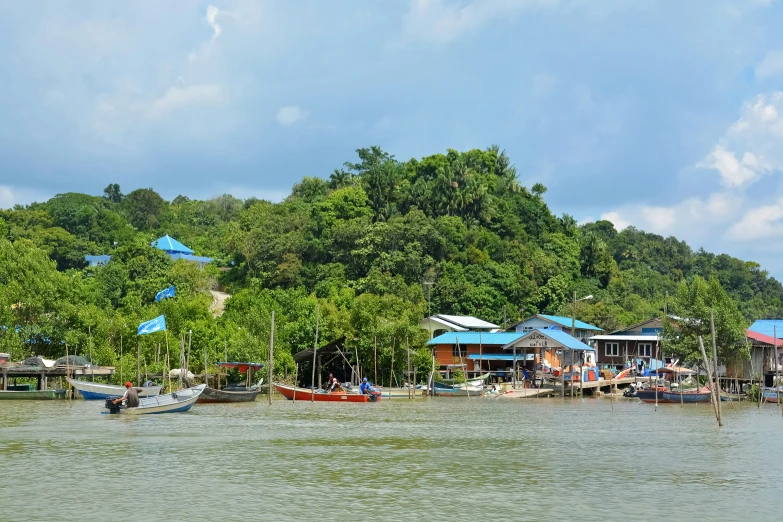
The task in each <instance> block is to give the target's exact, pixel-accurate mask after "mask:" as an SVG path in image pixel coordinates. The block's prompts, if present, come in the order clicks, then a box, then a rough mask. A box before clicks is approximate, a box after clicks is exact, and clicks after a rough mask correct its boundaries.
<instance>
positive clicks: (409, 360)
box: [405, 334, 467, 399]
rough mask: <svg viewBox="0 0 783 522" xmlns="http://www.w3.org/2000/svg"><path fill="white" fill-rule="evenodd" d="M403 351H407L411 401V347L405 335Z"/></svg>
mask: <svg viewBox="0 0 783 522" xmlns="http://www.w3.org/2000/svg"><path fill="white" fill-rule="evenodd" d="M405 349H406V350H407V351H408V399H411V398H412V397H411V391H412V390H413V385H412V384H411V347H410V345H409V344H408V335H407V334H406V335H405ZM466 386H467V384H466Z"/></svg>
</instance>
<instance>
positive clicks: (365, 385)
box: [359, 377, 372, 395]
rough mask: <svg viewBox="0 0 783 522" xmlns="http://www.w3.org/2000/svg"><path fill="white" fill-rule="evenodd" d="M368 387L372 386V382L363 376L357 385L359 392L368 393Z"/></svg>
mask: <svg viewBox="0 0 783 522" xmlns="http://www.w3.org/2000/svg"><path fill="white" fill-rule="evenodd" d="M370 388H372V384H370V382H369V381H368V380H367V377H365V378H363V379H362V383H361V384H360V385H359V393H361V394H362V395H370Z"/></svg>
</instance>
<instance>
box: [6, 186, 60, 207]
mask: <svg viewBox="0 0 783 522" xmlns="http://www.w3.org/2000/svg"><path fill="white" fill-rule="evenodd" d="M50 197H51V195H47V194H43V193H42V192H40V191H37V190H30V189H26V188H17V187H12V186H10V185H0V209H3V208H11V207H13V206H14V205H27V204H29V203H32V202H34V201H46V200H48V199H49V198H50Z"/></svg>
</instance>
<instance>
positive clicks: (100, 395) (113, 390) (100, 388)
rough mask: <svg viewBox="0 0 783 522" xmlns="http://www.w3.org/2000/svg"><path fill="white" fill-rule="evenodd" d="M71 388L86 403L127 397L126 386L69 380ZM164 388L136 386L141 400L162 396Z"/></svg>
mask: <svg viewBox="0 0 783 522" xmlns="http://www.w3.org/2000/svg"><path fill="white" fill-rule="evenodd" d="M68 382H69V383H70V385H71V386H73V387H74V388H76V389H77V390H78V391H79V393H80V394H81V396H82V397H83V398H84V400H86V401H103V400H106V399H117V398H119V397H122V396H123V395H125V387H124V386H116V385H114V384H102V383H99V382H90V381H80V380H77V379H68ZM162 388H163V387H162V386H149V387H138V386H136V387H135V389H136V392H137V393H138V394H139V398H140V399H142V398H145V397H154V396H156V395H160V390H161V389H162Z"/></svg>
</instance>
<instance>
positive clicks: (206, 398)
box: [196, 387, 259, 404]
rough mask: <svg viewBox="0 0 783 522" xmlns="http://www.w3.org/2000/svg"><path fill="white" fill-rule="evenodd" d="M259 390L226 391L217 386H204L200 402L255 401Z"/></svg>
mask: <svg viewBox="0 0 783 522" xmlns="http://www.w3.org/2000/svg"><path fill="white" fill-rule="evenodd" d="M258 392H259V390H248V391H226V390H216V389H215V388H210V387H207V388H204V391H203V392H201V395H199V398H198V401H196V402H198V403H199V404H209V403H229V402H254V401H255V400H256V396H257V395H258Z"/></svg>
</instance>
